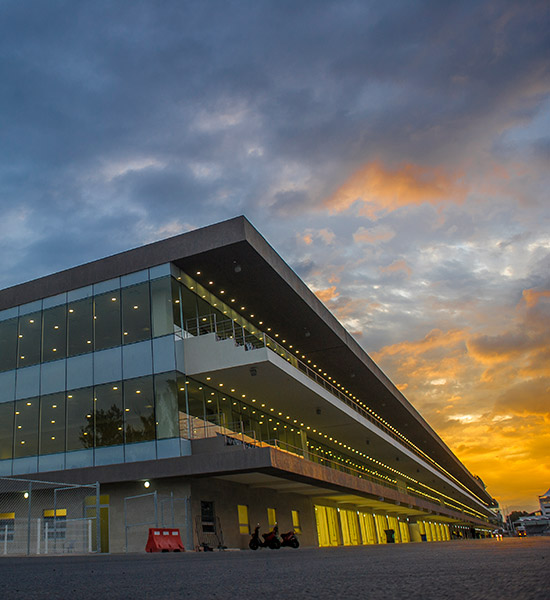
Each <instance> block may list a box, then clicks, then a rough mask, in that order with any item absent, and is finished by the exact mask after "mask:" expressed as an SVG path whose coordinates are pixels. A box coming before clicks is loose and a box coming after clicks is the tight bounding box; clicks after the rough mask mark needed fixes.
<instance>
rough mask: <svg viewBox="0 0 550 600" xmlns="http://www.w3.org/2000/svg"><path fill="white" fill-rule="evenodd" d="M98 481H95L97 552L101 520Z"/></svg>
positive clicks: (97, 549) (99, 548)
mask: <svg viewBox="0 0 550 600" xmlns="http://www.w3.org/2000/svg"><path fill="white" fill-rule="evenodd" d="M99 490H100V488H99V481H96V482H95V526H96V538H97V539H96V551H97V553H98V554H99V553H100V552H101V522H100V519H99V513H100V511H101V501H100V496H99Z"/></svg>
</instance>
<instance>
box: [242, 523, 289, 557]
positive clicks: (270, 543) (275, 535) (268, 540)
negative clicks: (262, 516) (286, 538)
mask: <svg viewBox="0 0 550 600" xmlns="http://www.w3.org/2000/svg"><path fill="white" fill-rule="evenodd" d="M262 537H263V538H264V539H263V540H261V539H260V524H259V523H258V525H256V527H255V529H254V533H253V534H252V537H251V538H250V542H248V547H249V548H250V549H251V550H257V549H258V548H271V549H272V550H278V549H279V548H280V547H281V540H280V539H279V527H278V526H277V525H276V524H275V527H273V529H272V530H271V531H270V532H269V533H263V534H262Z"/></svg>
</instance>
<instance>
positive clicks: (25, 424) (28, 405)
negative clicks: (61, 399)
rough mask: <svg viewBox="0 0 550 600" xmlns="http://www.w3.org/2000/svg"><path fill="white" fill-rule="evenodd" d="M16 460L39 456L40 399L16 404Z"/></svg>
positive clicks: (20, 401)
mask: <svg viewBox="0 0 550 600" xmlns="http://www.w3.org/2000/svg"><path fill="white" fill-rule="evenodd" d="M14 433H15V436H14V437H15V444H14V458H21V457H24V456H35V455H37V454H38V398H28V399H27V400H18V401H17V402H16V403H15V432H14Z"/></svg>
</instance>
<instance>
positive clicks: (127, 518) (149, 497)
mask: <svg viewBox="0 0 550 600" xmlns="http://www.w3.org/2000/svg"><path fill="white" fill-rule="evenodd" d="M190 515H191V502H190V498H189V497H185V498H178V497H176V496H174V494H173V493H172V494H170V495H162V494H159V493H158V492H156V491H155V492H150V493H148V494H139V495H138V496H127V497H126V498H124V532H125V550H126V552H143V549H144V548H145V544H146V542H147V537H148V534H149V528H150V527H175V528H178V529H179V530H180V535H181V539H182V541H183V544H184V546H185V547H186V548H190V547H191V546H192V545H193V539H192V537H191V538H190V535H192V530H191V527H190V526H189V522H190Z"/></svg>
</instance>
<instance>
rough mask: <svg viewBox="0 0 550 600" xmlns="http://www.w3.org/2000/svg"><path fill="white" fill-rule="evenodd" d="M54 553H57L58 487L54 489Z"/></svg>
mask: <svg viewBox="0 0 550 600" xmlns="http://www.w3.org/2000/svg"><path fill="white" fill-rule="evenodd" d="M53 553H54V554H56V553H57V489H54V491H53Z"/></svg>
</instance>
